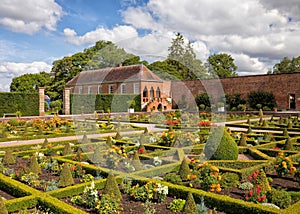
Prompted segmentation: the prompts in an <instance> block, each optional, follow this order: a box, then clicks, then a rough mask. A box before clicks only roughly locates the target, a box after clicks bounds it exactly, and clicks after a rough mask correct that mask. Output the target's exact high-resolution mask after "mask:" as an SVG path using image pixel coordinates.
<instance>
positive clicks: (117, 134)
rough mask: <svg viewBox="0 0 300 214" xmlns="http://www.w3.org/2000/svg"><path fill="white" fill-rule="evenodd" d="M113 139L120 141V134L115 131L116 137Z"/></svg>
mask: <svg viewBox="0 0 300 214" xmlns="http://www.w3.org/2000/svg"><path fill="white" fill-rule="evenodd" d="M115 139H116V140H121V139H122V136H121V134H120V132H119V131H117V133H116V136H115Z"/></svg>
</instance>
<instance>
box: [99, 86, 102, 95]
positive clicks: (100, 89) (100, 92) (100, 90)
mask: <svg viewBox="0 0 300 214" xmlns="http://www.w3.org/2000/svg"><path fill="white" fill-rule="evenodd" d="M98 94H102V85H98Z"/></svg>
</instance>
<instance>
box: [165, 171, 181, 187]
mask: <svg viewBox="0 0 300 214" xmlns="http://www.w3.org/2000/svg"><path fill="white" fill-rule="evenodd" d="M164 181H166V182H170V183H172V184H181V182H182V180H181V177H180V175H178V174H176V173H168V174H167V175H166V176H164Z"/></svg>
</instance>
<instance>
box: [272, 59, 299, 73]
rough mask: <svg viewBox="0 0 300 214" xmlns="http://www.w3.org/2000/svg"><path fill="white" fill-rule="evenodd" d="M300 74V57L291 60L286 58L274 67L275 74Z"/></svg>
mask: <svg viewBox="0 0 300 214" xmlns="http://www.w3.org/2000/svg"><path fill="white" fill-rule="evenodd" d="M296 72H300V56H298V57H296V58H295V57H294V58H293V59H289V58H288V57H284V58H283V59H282V60H281V61H280V62H279V63H277V64H275V65H274V66H273V74H286V73H296Z"/></svg>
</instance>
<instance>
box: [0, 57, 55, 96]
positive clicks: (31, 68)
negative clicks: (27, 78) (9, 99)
mask: <svg viewBox="0 0 300 214" xmlns="http://www.w3.org/2000/svg"><path fill="white" fill-rule="evenodd" d="M51 68H52V66H51V65H49V64H47V63H45V62H32V63H16V62H0V91H9V87H10V83H11V81H12V79H13V78H14V77H17V76H20V75H23V74H27V73H39V72H42V71H45V72H50V71H51Z"/></svg>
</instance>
